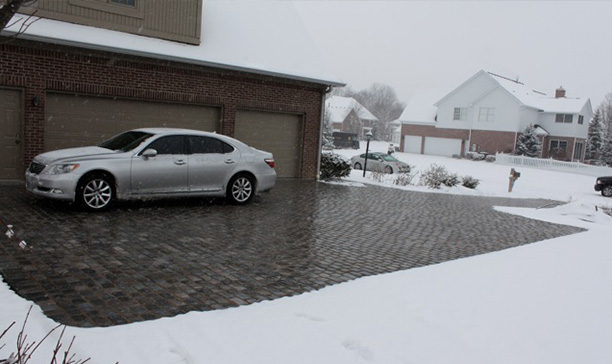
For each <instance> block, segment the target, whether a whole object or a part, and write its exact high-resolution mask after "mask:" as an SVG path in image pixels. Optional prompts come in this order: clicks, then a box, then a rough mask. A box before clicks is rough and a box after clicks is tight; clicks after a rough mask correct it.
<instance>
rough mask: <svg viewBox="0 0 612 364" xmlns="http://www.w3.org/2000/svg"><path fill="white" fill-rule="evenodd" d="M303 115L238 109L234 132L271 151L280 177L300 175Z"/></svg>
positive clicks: (256, 146)
mask: <svg viewBox="0 0 612 364" xmlns="http://www.w3.org/2000/svg"><path fill="white" fill-rule="evenodd" d="M301 131H302V117H301V116H300V115H294V114H281V113H269V112H260V111H246V110H239V111H238V112H237V113H236V128H235V136H236V139H239V140H241V141H243V142H245V143H247V144H248V145H250V146H252V147H255V148H257V149H261V150H265V151H266V152H270V153H272V154H274V160H275V164H276V167H275V169H276V173H277V175H278V176H279V177H299V174H300V160H301V158H300V157H301V150H302V148H301V145H302V144H301Z"/></svg>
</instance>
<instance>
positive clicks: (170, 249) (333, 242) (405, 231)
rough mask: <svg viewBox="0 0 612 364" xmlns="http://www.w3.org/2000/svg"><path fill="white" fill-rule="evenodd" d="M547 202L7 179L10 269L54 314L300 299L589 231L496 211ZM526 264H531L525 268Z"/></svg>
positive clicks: (138, 312)
mask: <svg viewBox="0 0 612 364" xmlns="http://www.w3.org/2000/svg"><path fill="white" fill-rule="evenodd" d="M549 203H550V201H547V200H523V199H504V198H487V197H469V196H453V195H445V194H436V193H420V192H408V191H401V190H396V189H391V188H383V187H376V186H366V187H348V186H342V185H333V184H327V183H320V182H315V181H308V180H279V181H278V183H277V186H276V187H275V188H274V189H273V190H272V191H271V192H270V193H265V194H263V195H262V196H261V197H259V198H257V199H256V200H255V201H254V203H252V204H249V205H246V206H233V205H228V204H226V203H225V202H223V201H222V200H209V199H173V200H158V201H151V202H129V203H121V204H119V205H118V206H117V207H116V208H114V209H112V210H110V211H107V212H104V213H87V212H83V211H79V210H77V209H75V208H73V207H71V206H69V205H66V204H64V203H59V202H54V201H47V200H42V199H38V198H35V197H33V196H30V195H28V194H26V192H25V191H24V187H23V186H22V185H0V219H2V221H1V222H2V223H3V224H12V225H14V230H15V233H16V234H17V237H18V238H19V239H23V240H25V241H26V242H27V244H28V248H26V249H21V248H20V247H19V246H18V241H19V240H17V239H14V238H13V239H9V238H8V237H6V236H5V235H4V231H5V230H4V229H5V227H4V226H0V229H2V230H3V231H2V235H1V236H0V273H1V274H2V276H3V279H4V281H5V282H7V284H9V286H10V287H11V288H12V289H13V290H15V291H16V292H17V293H18V294H19V295H20V296H22V297H24V298H26V299H29V300H32V301H34V302H36V303H37V304H38V305H40V306H41V308H42V309H43V310H44V312H45V314H46V315H47V316H49V317H51V318H52V319H54V320H56V321H58V322H60V323H63V324H68V325H73V326H80V327H92V326H110V325H117V324H124V323H130V322H135V321H142V320H150V319H155V318H159V317H168V316H174V315H177V314H181V313H186V312H189V311H205V310H215V309H221V308H227V307H234V306H238V305H245V304H250V303H254V302H258V301H262V300H271V299H275V298H279V297H284V296H292V295H296V294H300V293H303V292H307V291H312V290H316V289H320V288H323V287H325V286H328V285H332V284H336V283H341V282H346V281H349V280H352V279H355V278H359V277H363V276H370V275H376V274H380V273H386V272H393V271H398V270H403V269H409V268H415V267H420V266H424V265H429V264H436V263H440V262H444V261H447V260H453V259H458V258H462V257H468V256H472V255H476V254H483V253H487V252H492V251H497V250H501V249H506V248H510V247H514V246H518V245H523V244H528V243H532V242H536V241H540V240H544V239H549V238H554V237H558V236H563V235H567V234H572V233H577V232H579V231H582V230H581V229H579V228H575V227H570V226H564V225H556V224H551V223H546V222H542V221H535V220H529V219H526V218H523V217H519V216H514V215H508V214H504V213H501V212H497V211H494V210H493V208H492V207H493V206H496V205H503V206H520V207H539V206H544V205H547V204H549ZM517 269H520V268H519V267H517Z"/></svg>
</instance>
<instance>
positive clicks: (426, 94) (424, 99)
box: [399, 89, 448, 124]
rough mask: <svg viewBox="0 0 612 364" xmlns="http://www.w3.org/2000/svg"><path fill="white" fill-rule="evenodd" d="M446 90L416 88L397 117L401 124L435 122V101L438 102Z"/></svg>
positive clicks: (436, 111) (436, 112)
mask: <svg viewBox="0 0 612 364" xmlns="http://www.w3.org/2000/svg"><path fill="white" fill-rule="evenodd" d="M447 93H448V92H447V91H442V90H437V89H421V90H417V91H416V92H415V93H414V95H413V96H412V97H411V98H410V100H409V101H408V105H406V108H405V109H404V111H403V112H402V115H400V117H399V121H400V122H401V123H402V124H412V123H431V124H433V123H435V122H436V115H437V114H438V108H437V107H436V106H435V103H436V102H438V101H439V100H440V99H441V98H442V97H444V95H446V94H447Z"/></svg>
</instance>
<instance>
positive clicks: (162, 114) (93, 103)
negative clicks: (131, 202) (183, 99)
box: [45, 93, 221, 150]
mask: <svg viewBox="0 0 612 364" xmlns="http://www.w3.org/2000/svg"><path fill="white" fill-rule="evenodd" d="M45 102H46V106H45V150H54V149H60V148H69V147H78V146H84V145H95V144H98V143H99V142H100V141H102V140H104V139H107V138H109V137H111V136H113V135H116V134H118V133H120V132H123V131H125V130H129V129H136V128H143V127H171V128H189V129H197V130H205V131H218V127H219V124H220V123H219V120H220V115H221V113H220V110H219V108H215V107H206V106H199V105H187V104H172V103H161V102H159V103H156V102H149V101H140V100H125V99H114V98H106V97H96V96H86V95H67V94H54V93H48V94H47V95H46V101H45Z"/></svg>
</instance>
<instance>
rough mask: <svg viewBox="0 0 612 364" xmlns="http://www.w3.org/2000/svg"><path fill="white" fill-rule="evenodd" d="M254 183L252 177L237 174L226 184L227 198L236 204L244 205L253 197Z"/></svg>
mask: <svg viewBox="0 0 612 364" xmlns="http://www.w3.org/2000/svg"><path fill="white" fill-rule="evenodd" d="M254 195H255V183H254V180H253V177H251V176H248V175H246V174H239V175H236V176H234V177H232V179H231V180H230V182H229V184H228V185H227V196H226V197H227V199H228V201H229V202H231V203H233V204H236V205H244V204H246V203H248V202H249V201H251V200H252V199H253V196H254Z"/></svg>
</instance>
